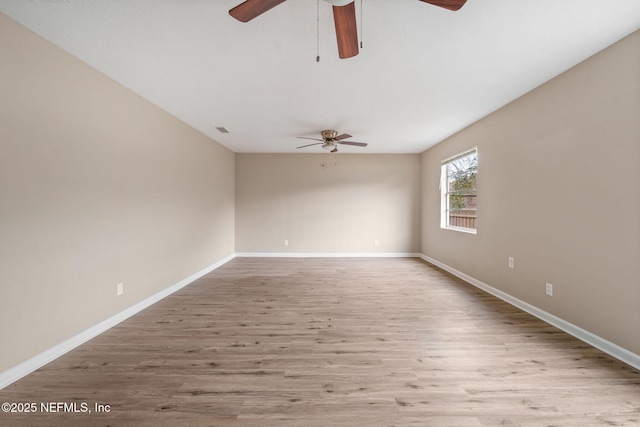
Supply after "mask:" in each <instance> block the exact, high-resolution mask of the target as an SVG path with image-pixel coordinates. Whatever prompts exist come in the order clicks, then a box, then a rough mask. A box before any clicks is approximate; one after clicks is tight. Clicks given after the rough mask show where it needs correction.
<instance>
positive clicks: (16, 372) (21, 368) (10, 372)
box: [0, 254, 235, 389]
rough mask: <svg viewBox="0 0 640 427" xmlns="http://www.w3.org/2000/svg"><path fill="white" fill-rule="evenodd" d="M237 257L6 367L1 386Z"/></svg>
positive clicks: (1, 374) (205, 270)
mask: <svg viewBox="0 0 640 427" xmlns="http://www.w3.org/2000/svg"><path fill="white" fill-rule="evenodd" d="M234 257H235V255H233V254H232V255H229V256H228V257H226V258H223V259H221V260H220V261H218V262H216V263H215V264H212V265H210V266H208V267H206V268H204V269H202V270H200V271H198V272H197V273H194V274H192V275H191V276H189V277H187V278H185V279H183V280H181V281H179V282H178V283H176V284H174V285H171V286H169V287H168V288H166V289H164V290H162V291H160V292H158V293H156V294H154V295H151V296H150V297H148V298H146V299H144V300H142V301H140V302H138V303H136V304H134V305H132V306H131V307H129V308H127V309H126V310H124V311H121V312H120V313H118V314H116V315H114V316H111V317H110V318H108V319H106V320H104V321H102V322H100V323H98V324H97V325H95V326H92V327H91V328H89V329H87V330H85V331H83V332H80V333H79V334H77V335H75V336H73V337H71V338H69V339H67V340H65V341H63V342H61V343H59V344H56V345H55V346H53V347H51V348H50V349H48V350H45V351H43V352H42V353H40V354H37V355H36V356H34V357H32V358H31V359H28V360H26V361H24V362H22V363H20V364H19V365H16V366H14V367H13V368H10V369H7V370H6V371H4V372H1V373H0V389H3V388H4V387H6V386H8V385H9V384H11V383H13V382H15V381H18V380H19V379H20V378H22V377H24V376H26V375H28V374H30V373H31V372H33V371H35V370H36V369H38V368H41V367H42V366H44V365H46V364H47V363H49V362H51V361H53V360H54V359H57V358H58V357H60V356H62V355H63V354H65V353H67V352H69V351H71V350H73V349H74V348H76V347H78V346H79V345H81V344H84V343H85V342H87V341H89V340H90V339H92V338H94V337H96V336H98V335H100V334H101V333H103V332H105V331H106V330H108V329H110V328H112V327H114V326H116V325H117V324H118V323H120V322H122V321H123V320H126V319H128V318H129V317H131V316H133V315H134V314H136V313H139V312H141V311H142V310H144V309H145V308H147V307H149V306H151V305H153V304H155V303H156V302H158V301H160V300H161V299H163V298H166V297H168V296H169V295H171V294H172V293H174V292H176V291H178V290H180V289H182V288H184V287H185V286H187V285H188V284H190V283H192V282H194V281H195V280H197V279H199V278H200V277H202V276H204V275H205V274H207V273H210V272H211V271H213V270H215V269H216V268H218V267H220V266H222V265H224V264H226V263H227V262H229V261H231V260H232V259H233V258H234Z"/></svg>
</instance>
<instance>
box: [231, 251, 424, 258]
mask: <svg viewBox="0 0 640 427" xmlns="http://www.w3.org/2000/svg"><path fill="white" fill-rule="evenodd" d="M236 256H237V257H243V258H420V257H421V256H422V254H418V253H411V252H236Z"/></svg>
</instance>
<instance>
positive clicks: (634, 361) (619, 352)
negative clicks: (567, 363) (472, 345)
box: [420, 254, 640, 370]
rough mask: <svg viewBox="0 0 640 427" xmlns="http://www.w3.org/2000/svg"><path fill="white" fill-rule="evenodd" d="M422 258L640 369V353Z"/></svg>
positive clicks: (454, 270)
mask: <svg viewBox="0 0 640 427" xmlns="http://www.w3.org/2000/svg"><path fill="white" fill-rule="evenodd" d="M420 258H422V259H423V260H425V261H427V262H428V263H431V264H433V265H435V266H437V267H440V268H441V269H443V270H445V271H447V272H449V273H451V274H453V275H454V276H456V277H458V278H460V279H462V280H464V281H465V282H467V283H470V284H472V285H473V286H475V287H477V288H480V289H482V290H483V291H485V292H487V293H490V294H491V295H493V296H495V297H498V298H500V299H501V300H503V301H505V302H507V303H509V304H511V305H513V306H515V307H518V308H519V309H521V310H522V311H526V312H527V313H529V314H531V315H533V316H535V317H537V318H538V319H540V320H542V321H544V322H546V323H548V324H550V325H553V326H555V327H556V328H558V329H560V330H562V331H564V332H566V333H568V334H569V335H572V336H574V337H576V338H578V339H579V340H581V341H584V342H585V343H587V344H589V345H591V346H593V347H595V348H597V349H599V350H602V351H603V352H605V353H607V354H608V355H610V356H613V357H615V358H616V359H618V360H620V361H622V362H624V363H626V364H627V365H630V366H633V367H634V368H636V369H638V370H640V355H638V354H636V353H633V352H631V351H629V350H627V349H626V348H624V347H620V346H619V345H617V344H614V343H612V342H611V341H607V340H606V339H604V338H602V337H599V336H598V335H595V334H593V333H591V332H589V331H587V330H585V329H582V328H580V327H578V326H576V325H574V324H573V323H569V322H567V321H566V320H563V319H561V318H559V317H557V316H554V315H553V314H551V313H548V312H546V311H544V310H541V309H539V308H538V307H536V306H533V305H531V304H529V303H526V302H524V301H522V300H520V299H518V298H516V297H513V296H511V295H509V294H507V293H506V292H503V291H501V290H499V289H496V288H494V287H491V286H489V285H487V284H486V283H484V282H481V281H480V280H477V279H475V278H473V277H471V276H469V275H467V274H465V273H463V272H461V271H458V270H456V269H455V268H453V267H450V266H448V265H447V264H444V263H442V262H440V261H437V260H435V259H433V258H430V257H428V256H426V255H422V254H421V255H420Z"/></svg>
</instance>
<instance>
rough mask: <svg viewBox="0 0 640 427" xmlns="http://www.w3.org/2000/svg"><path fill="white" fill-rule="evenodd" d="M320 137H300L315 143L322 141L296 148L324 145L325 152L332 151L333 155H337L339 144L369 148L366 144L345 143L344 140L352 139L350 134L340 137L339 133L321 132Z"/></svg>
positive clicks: (331, 131)
mask: <svg viewBox="0 0 640 427" xmlns="http://www.w3.org/2000/svg"><path fill="white" fill-rule="evenodd" d="M320 135H322V139H318V138H307V137H305V136H299V137H298V138H300V139H312V140H314V141H320V142H314V143H313V144H307V145H301V146H300V147H296V148H304V147H311V146H312V145H322V148H324V149H325V150H327V151H330V152H332V153H337V152H338V145H339V144H341V145H355V146H357V147H366V146H367V143H366V142H353V141H343V140H344V139H347V138H351V135H349V134H348V133H343V134H342V135H338V132H337V131H335V130H323V131H322V132H320Z"/></svg>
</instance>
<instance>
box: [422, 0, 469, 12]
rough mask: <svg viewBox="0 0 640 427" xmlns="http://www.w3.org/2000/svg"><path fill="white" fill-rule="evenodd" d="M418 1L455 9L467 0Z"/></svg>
mask: <svg viewBox="0 0 640 427" xmlns="http://www.w3.org/2000/svg"><path fill="white" fill-rule="evenodd" d="M420 1H422V2H425V3H429V4H432V5H434V6H439V7H444V8H445V9H449V10H453V11H455V10H458V9H460V8H461V7H462V6H464V4H465V3H466V1H467V0H420Z"/></svg>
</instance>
